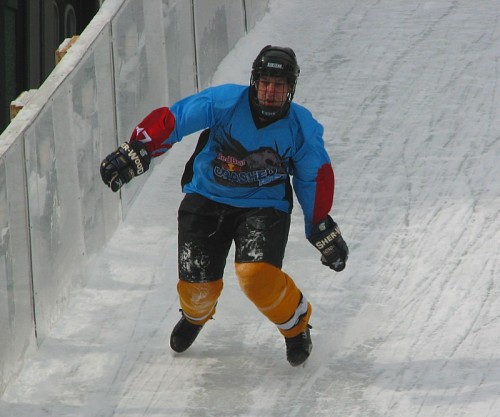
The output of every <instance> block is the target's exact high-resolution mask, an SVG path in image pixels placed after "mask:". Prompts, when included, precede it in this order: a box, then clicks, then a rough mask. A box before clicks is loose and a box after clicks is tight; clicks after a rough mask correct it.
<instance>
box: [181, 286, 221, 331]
mask: <svg viewBox="0 0 500 417" xmlns="http://www.w3.org/2000/svg"><path fill="white" fill-rule="evenodd" d="M177 292H178V294H179V300H180V305H181V308H182V311H183V312H184V315H185V316H186V318H187V319H188V321H190V322H192V323H194V324H201V325H202V324H205V323H206V322H207V321H208V320H210V319H211V318H212V316H213V315H214V314H215V306H216V305H217V300H218V299H219V296H220V294H221V292H222V279H218V280H216V281H210V282H200V283H194V282H186V281H179V282H178V283H177Z"/></svg>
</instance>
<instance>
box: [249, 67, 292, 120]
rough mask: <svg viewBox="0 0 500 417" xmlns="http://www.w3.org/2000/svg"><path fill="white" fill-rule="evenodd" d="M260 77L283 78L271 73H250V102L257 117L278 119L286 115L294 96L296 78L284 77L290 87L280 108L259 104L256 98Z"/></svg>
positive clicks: (281, 75)
mask: <svg viewBox="0 0 500 417" xmlns="http://www.w3.org/2000/svg"><path fill="white" fill-rule="evenodd" d="M262 75H269V76H272V77H283V74H276V73H272V72H258V71H255V70H254V71H252V76H251V77H250V90H251V100H252V103H253V107H254V108H255V109H256V110H257V112H258V115H259V117H261V118H262V119H265V120H274V119H279V118H280V117H282V116H284V115H286V114H287V113H288V110H289V109H290V104H291V102H292V100H293V96H294V94H295V86H296V85H297V78H296V77H294V76H284V78H286V79H287V81H288V84H289V85H290V88H289V91H288V93H287V95H286V101H285V102H284V103H283V105H282V106H281V107H272V106H262V105H261V104H260V103H259V99H258V96H257V82H258V81H259V79H260V77H261V76H262Z"/></svg>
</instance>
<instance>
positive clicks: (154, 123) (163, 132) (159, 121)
mask: <svg viewBox="0 0 500 417" xmlns="http://www.w3.org/2000/svg"><path fill="white" fill-rule="evenodd" d="M174 129H175V117H174V115H173V114H172V112H171V111H170V109H169V108H168V107H160V108H158V109H156V110H153V111H152V112H151V113H149V114H148V115H147V116H146V117H145V118H144V120H143V121H142V122H140V123H139V124H138V125H137V126H136V127H135V129H134V131H133V132H132V135H131V136H130V140H129V142H132V141H135V140H138V141H141V142H142V143H144V144H145V145H146V147H147V149H148V151H149V154H150V155H151V157H156V156H159V155H161V154H163V153H165V152H166V151H168V150H169V149H170V148H171V147H172V144H171V143H166V141H167V140H168V138H169V137H170V135H171V134H172V132H173V131H174Z"/></svg>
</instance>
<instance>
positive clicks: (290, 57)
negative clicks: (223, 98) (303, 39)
mask: <svg viewBox="0 0 500 417" xmlns="http://www.w3.org/2000/svg"><path fill="white" fill-rule="evenodd" d="M299 73H300V68H299V65H298V64H297V58H296V56H295V52H293V50H292V49H291V48H284V47H281V46H271V45H267V46H266V47H264V48H263V49H262V50H261V51H260V52H259V55H257V58H255V61H254V62H253V65H252V76H251V78H250V100H251V103H252V107H253V108H254V110H256V111H257V113H258V116H259V117H260V118H262V119H266V120H274V119H279V118H280V117H282V116H284V115H285V114H286V113H287V112H288V109H289V108H290V103H291V101H292V99H293V95H294V94H295V86H296V84H297V78H298V77H299ZM263 75H269V76H273V77H284V78H286V79H287V81H288V84H289V88H290V89H289V91H288V95H287V99H286V102H285V103H284V104H283V106H281V107H271V106H261V105H260V104H259V100H258V99H257V86H256V83H257V81H258V80H259V79H260V77H261V76H263Z"/></svg>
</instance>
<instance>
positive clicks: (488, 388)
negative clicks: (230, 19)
mask: <svg viewBox="0 0 500 417" xmlns="http://www.w3.org/2000/svg"><path fill="white" fill-rule="evenodd" d="M499 18H500V0H488V1H486V0H477V1H470V0H436V1H410V0H363V1H359V0H355V1H353V0H335V1H332V0H314V1H303V0H271V3H270V12H269V13H268V14H267V15H266V16H265V17H264V19H263V20H262V21H261V22H260V23H259V24H257V26H256V27H255V29H254V30H253V31H252V32H251V33H250V34H249V35H248V36H246V37H245V38H244V39H242V40H241V41H240V42H239V43H238V44H237V45H236V47H235V49H234V50H233V51H232V52H231V53H230V54H229V56H228V57H227V58H226V59H225V60H224V61H223V63H222V64H221V66H220V67H219V70H218V72H217V74H216V75H215V76H214V79H213V83H214V84H219V83H224V82H239V83H247V81H248V78H249V68H250V63H251V61H252V60H253V58H254V57H255V55H256V54H257V52H258V51H259V50H260V48H261V47H262V46H264V45H266V44H269V43H270V44H278V45H289V46H292V47H293V48H294V49H295V51H296V53H297V55H298V58H299V61H300V65H301V70H302V72H301V77H300V79H299V85H298V88H297V94H296V101H297V102H299V103H302V104H304V105H306V106H307V107H309V108H310V109H311V110H312V112H313V113H314V114H315V116H316V117H317V118H318V119H319V120H320V121H321V122H322V123H323V124H324V126H325V140H326V143H327V147H328V150H329V152H330V153H331V155H332V157H333V162H334V169H335V173H336V181H337V188H336V194H335V205H334V210H333V212H332V215H333V217H334V219H335V220H336V221H337V222H338V223H339V225H340V227H341V229H342V231H343V234H344V235H345V238H346V240H347V242H348V243H349V244H350V249H351V256H350V259H349V263H348V266H347V268H346V270H345V271H344V272H342V273H339V274H336V273H334V272H332V271H330V270H329V269H327V268H325V267H323V266H322V265H321V263H320V262H319V254H318V253H317V252H316V251H315V249H314V248H313V247H312V246H311V245H310V244H309V243H308V242H307V241H306V240H305V238H304V235H303V223H302V214H301V212H300V209H299V208H298V206H297V208H296V210H295V212H294V215H293V221H294V223H293V226H292V230H291V235H290V242H289V245H288V251H287V257H286V260H285V264H284V270H285V271H286V272H288V273H290V275H291V276H292V277H293V278H294V279H295V280H296V281H297V283H298V284H299V286H300V287H301V289H302V290H303V291H304V293H305V294H306V296H307V298H308V299H309V300H310V301H311V302H312V304H313V316H312V321H311V322H312V325H313V327H314V328H313V331H312V337H313V343H314V348H313V352H312V356H311V357H310V359H309V360H308V361H307V363H306V365H305V366H304V367H299V368H292V367H291V366H289V365H288V363H287V362H286V359H285V349H284V343H283V340H282V338H281V337H280V335H279V333H278V332H277V331H276V329H275V328H274V327H273V326H272V325H271V324H270V323H268V322H267V321H266V320H265V319H264V317H262V316H260V314H259V313H258V312H257V310H256V309H255V308H254V307H253V306H252V305H251V304H250V302H249V301H248V300H247V299H246V298H245V297H244V295H243V294H242V292H241V291H240V289H239V287H238V284H237V282H236V279H235V275H234V272H233V267H232V262H231V260H230V261H229V262H228V265H227V268H226V276H225V289H224V292H223V295H222V297H221V300H220V302H219V305H218V311H217V315H216V319H215V320H214V321H211V322H210V323H208V324H207V326H206V328H205V329H204V330H203V331H202V333H201V334H200V337H199V339H198V340H197V341H196V343H195V345H193V347H192V348H191V349H190V350H189V351H187V352H186V353H185V354H182V355H175V354H173V353H172V352H171V351H170V349H169V347H168V339H169V334H170V331H171V329H172V327H173V326H174V324H175V323H176V321H177V320H178V318H179V313H178V311H177V310H178V300H177V294H176V289H175V285H176V280H177V277H176V210H177V206H178V204H179V201H180V199H181V197H182V196H181V193H180V186H179V182H180V176H181V173H182V169H183V165H184V163H185V161H186V160H187V159H188V157H189V155H190V154H191V152H192V150H193V148H194V144H195V138H192V140H189V139H186V140H185V141H184V142H182V143H180V144H178V145H176V146H175V147H174V148H173V149H172V150H171V152H170V155H168V156H166V157H164V158H163V160H162V161H161V162H159V161H157V164H156V166H155V169H154V172H153V175H152V176H151V178H150V179H149V180H148V182H147V184H146V187H145V189H144V190H143V191H142V192H141V195H140V198H139V199H138V200H137V202H136V203H135V206H134V207H133V210H132V211H131V213H130V214H129V216H128V218H127V220H126V222H125V223H124V224H123V226H122V227H120V229H119V230H118V231H117V233H116V235H115V236H114V238H113V239H112V241H111V242H110V243H109V245H108V246H107V247H106V249H105V250H104V251H103V252H102V254H100V255H99V256H98V257H97V258H96V259H95V262H94V263H93V264H92V265H91V266H90V267H89V280H88V283H87V285H86V286H85V288H84V289H83V290H82V291H81V292H80V293H79V294H78V295H77V296H76V297H75V298H74V299H73V300H72V301H71V303H70V306H69V307H68V309H67V312H66V314H65V316H64V318H63V319H62V320H61V321H60V322H59V324H58V325H57V327H56V328H55V329H54V331H53V332H52V334H50V335H49V337H47V339H46V340H45V342H44V343H43V345H42V346H41V347H40V349H39V351H38V352H37V354H36V356H35V357H34V358H33V359H32V360H31V361H30V362H29V363H28V364H27V365H26V367H25V369H24V371H23V372H22V374H21V375H20V377H19V378H18V379H17V381H16V382H15V383H13V384H11V385H10V386H9V387H8V389H7V391H6V392H5V394H4V396H3V397H2V399H1V400H0V416H2V417H43V416H51V417H70V416H75V417H76V416H78V417H82V416H86V417H99V416H106V417H107V416H123V417H125V416H126V417H138V416H148V417H153V416H155V417H156V416H174V417H177V416H193V417H194V416H196V417H201V416H218V417H219V416H252V417H254V416H255V417H265V416H269V417H277V416H280V417H281V416H287V417H291V416H328V417H331V416H342V417H344V416H362V417H382V416H385V417H403V416H404V417H416V416H419V417H434V416H435V417H438V416H439V417H498V416H499V415H500V411H499V410H500V320H499V315H500V307H499V306H500V304H499V301H500V300H499V298H500V297H499V296H500V291H499V283H498V277H499V276H500V251H499V242H500V218H499V210H500V181H499V179H500V90H499V87H500V85H499V74H500V38H499V35H500V24H499Z"/></svg>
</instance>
